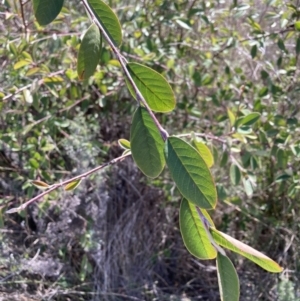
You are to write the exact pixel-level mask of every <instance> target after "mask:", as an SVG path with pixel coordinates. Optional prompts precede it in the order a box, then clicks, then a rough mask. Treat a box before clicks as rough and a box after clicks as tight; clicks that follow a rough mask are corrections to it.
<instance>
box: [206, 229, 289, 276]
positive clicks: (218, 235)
mask: <svg viewBox="0 0 300 301" xmlns="http://www.w3.org/2000/svg"><path fill="white" fill-rule="evenodd" d="M210 230H211V232H212V236H213V238H214V240H215V241H216V242H217V243H218V244H219V245H221V246H223V247H224V248H227V249H229V250H231V251H233V252H236V253H238V254H240V255H242V256H244V257H246V258H248V259H250V260H251V261H253V262H255V263H256V264H258V265H259V266H260V267H262V268H263V269H265V270H267V271H269V272H272V273H279V272H281V271H282V270H283V268H282V267H280V266H279V265H278V264H277V263H276V262H275V261H273V260H272V259H271V258H269V257H267V256H266V255H264V254H263V253H261V252H259V251H257V250H255V249H253V248H252V247H250V246H248V245H246V244H244V243H242V242H241V241H238V240H237V239H235V238H233V237H231V236H229V235H227V234H225V233H222V232H221V231H218V230H216V229H214V228H210Z"/></svg>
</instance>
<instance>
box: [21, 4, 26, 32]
mask: <svg viewBox="0 0 300 301" xmlns="http://www.w3.org/2000/svg"><path fill="white" fill-rule="evenodd" d="M19 3H20V7H21V16H22V21H23V26H24V31H25V35H27V22H26V19H25V13H24V5H25V4H26V3H23V1H22V0H19Z"/></svg>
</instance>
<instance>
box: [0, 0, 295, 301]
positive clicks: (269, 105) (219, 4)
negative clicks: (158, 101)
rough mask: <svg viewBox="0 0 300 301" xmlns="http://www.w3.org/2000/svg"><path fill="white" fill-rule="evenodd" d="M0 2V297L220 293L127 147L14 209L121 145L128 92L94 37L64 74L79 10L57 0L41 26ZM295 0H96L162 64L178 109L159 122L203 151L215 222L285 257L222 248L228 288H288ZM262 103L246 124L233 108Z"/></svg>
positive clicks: (281, 295) (172, 194) (132, 52)
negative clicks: (76, 181)
mask: <svg viewBox="0 0 300 301" xmlns="http://www.w3.org/2000/svg"><path fill="white" fill-rule="evenodd" d="M23 2H24V3H23V4H22V1H17V0H4V1H1V2H0V32H1V34H0V66H1V72H0V99H1V101H0V226H1V229H0V242H1V243H0V300H112V301H115V300H185V301H187V300H212V301H214V300H219V293H218V285H217V276H216V270H215V262H214V261H208V262H206V261H205V262H200V261H198V260H196V259H195V258H193V257H192V256H191V255H190V254H189V253H188V252H187V251H186V250H185V247H184V245H183V242H182V239H181V236H180V232H179V229H178V227H179V225H178V211H179V203H180V196H179V193H178V192H177V191H176V189H175V188H174V184H173V183H172V181H171V180H170V177H169V174H168V173H167V172H164V173H163V175H161V176H160V177H159V178H157V179H155V180H149V179H147V178H145V177H144V176H143V175H142V174H141V172H140V171H139V170H138V169H137V168H136V166H135V165H134V163H133V161H132V159H131V158H127V159H126V160H125V161H123V162H122V163H120V164H118V165H115V166H112V167H110V168H107V169H105V170H103V171H101V172H99V173H97V174H95V175H93V176H92V177H90V178H88V179H85V180H84V181H83V182H82V184H81V185H80V186H79V187H78V188H77V189H76V190H75V191H73V192H71V193H70V192H69V193H67V192H64V191H56V192H53V193H51V194H50V195H48V196H46V197H45V198H43V200H42V201H41V202H37V203H35V204H33V205H31V206H30V207H29V208H27V209H26V210H24V211H22V212H20V213H18V214H12V215H6V214H5V211H6V210H8V209H9V208H12V207H17V206H19V205H20V204H21V203H24V202H25V201H27V200H29V199H30V198H31V197H33V196H35V195H36V194H37V193H39V191H37V189H36V188H34V187H33V186H32V185H31V184H30V180H32V179H40V180H43V181H45V182H47V183H49V184H52V183H55V182H59V181H62V180H64V179H68V178H70V177H72V176H74V175H77V174H80V173H82V172H85V171H87V170H89V169H91V168H93V167H96V166H97V165H99V164H101V163H104V162H108V161H110V160H112V159H114V158H115V157H117V156H119V155H121V153H122V150H121V149H120V147H119V146H118V142H117V141H118V139H120V138H125V139H129V128H130V123H131V117H132V113H133V112H134V109H135V102H134V101H133V100H132V97H131V96H130V94H129V93H128V90H127V88H126V84H125V82H124V77H123V76H122V72H121V69H120V67H119V64H118V62H117V61H116V60H115V58H114V57H113V55H112V53H111V52H110V51H109V49H108V47H104V49H103V52H102V55H101V59H100V63H99V66H98V68H97V71H96V73H95V74H94V76H93V77H92V78H90V80H89V81H88V82H85V83H83V82H80V81H79V80H78V78H77V73H76V62H77V53H78V49H79V45H80V41H81V40H80V39H81V37H82V34H83V33H84V32H85V30H86V29H87V28H88V26H89V24H90V21H89V20H88V18H87V15H86V13H85V11H84V9H83V6H82V5H81V3H80V1H79V0H73V1H65V4H64V8H63V10H62V12H61V13H60V15H59V16H58V18H57V19H56V21H54V22H53V23H52V24H51V25H49V26H47V27H45V28H44V27H41V26H39V25H38V23H37V22H36V21H35V19H34V17H33V11H32V4H31V1H23ZM299 2H300V1H299V0H297V1H284V0H268V1H261V0H259V1H258V0H245V1H238V0H232V1H229V0H223V1H222V0H219V1H217V0H211V1H201V0H198V1H195V0H194V1H191V0H187V1H184V0H175V1H167V0H165V1H164V0H156V1H153V0H143V1H140V0H139V1H136V0H122V1H118V0H116V1H108V2H107V3H108V4H109V5H110V6H111V7H112V8H113V9H114V11H115V12H116V14H117V15H118V17H119V18H120V22H121V24H122V27H123V45H122V52H123V54H124V55H125V57H126V58H127V59H128V60H129V61H134V62H141V63H143V64H146V65H148V66H150V67H152V68H154V69H155V70H157V71H159V72H160V73H162V74H163V75H164V76H165V77H166V78H167V80H168V81H169V82H170V84H171V85H172V87H173V89H174V92H175V94H176V99H177V107H176V110H175V111H174V112H172V113H170V114H167V115H160V114H157V115H158V118H159V119H160V121H161V123H162V124H163V125H164V127H165V128H166V129H167V130H168V131H169V133H170V134H185V133H190V132H191V131H194V132H197V133H201V134H202V136H203V141H204V142H205V143H206V144H207V145H208V147H209V148H210V149H211V151H212V152H213V155H214V160H215V164H214V166H213V168H212V172H213V174H214V177H215V181H216V184H217V187H218V196H219V204H218V206H217V210H216V212H215V213H214V214H213V217H214V221H215V223H216V226H217V227H218V228H219V229H220V230H221V231H223V232H226V233H228V234H230V235H232V236H233V237H236V238H237V239H239V240H241V241H243V242H245V243H247V244H250V245H251V246H253V247H254V248H256V249H258V250H260V251H262V252H264V253H266V254H267V255H268V256H270V257H271V258H273V259H274V260H276V261H277V262H278V263H279V264H280V265H281V266H283V267H284V268H285V270H284V272H283V273H281V274H280V275H278V274H270V273H267V272H265V271H263V270H262V269H260V268H259V267H257V266H255V265H254V264H253V263H251V262H249V261H247V260H244V259H242V258H241V257H238V256H235V255H234V254H230V257H231V259H232V260H233V262H234V264H235V266H236V268H237V271H238V274H239V277H240V282H241V301H244V300H253V301H257V300H272V301H274V300H278V301H296V300H300V285H299V283H300V261H299V258H300V246H299V235H297V234H298V233H299V230H300V217H299V213H300V212H299V208H300V203H299V188H300V183H299V181H300V173H299V166H300V163H299V160H300V139H299V133H300V130H299V120H300V119H299V117H300V112H299V104H300V102H299V92H300V81H299V54H300V3H299ZM252 112H257V113H259V114H260V118H259V119H258V120H257V121H256V122H255V123H253V124H247V123H246V124H239V123H240V121H241V120H242V119H243V116H247V115H249V114H250V113H252Z"/></svg>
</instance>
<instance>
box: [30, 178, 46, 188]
mask: <svg viewBox="0 0 300 301" xmlns="http://www.w3.org/2000/svg"><path fill="white" fill-rule="evenodd" d="M31 184H33V185H34V186H36V187H37V188H38V189H47V188H49V187H50V185H48V184H47V183H45V182H43V181H40V180H33V181H31Z"/></svg>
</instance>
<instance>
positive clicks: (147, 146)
mask: <svg viewBox="0 0 300 301" xmlns="http://www.w3.org/2000/svg"><path fill="white" fill-rule="evenodd" d="M130 145H131V152H132V157H133V159H134V161H135V163H136V164H137V166H138V167H139V168H140V170H141V171H142V172H143V173H144V174H145V175H146V176H148V177H150V178H155V177H157V176H158V175H159V174H160V173H161V172H162V170H163V168H164V166H165V158H164V153H163V149H164V141H163V139H162V137H161V135H160V132H159V130H158V128H157V127H156V125H155V123H154V121H153V120H152V118H151V116H150V115H149V113H148V112H147V110H146V109H145V108H142V107H139V108H138V109H137V110H136V111H135V113H134V116H133V120H132V125H131V129H130Z"/></svg>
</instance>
